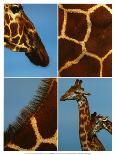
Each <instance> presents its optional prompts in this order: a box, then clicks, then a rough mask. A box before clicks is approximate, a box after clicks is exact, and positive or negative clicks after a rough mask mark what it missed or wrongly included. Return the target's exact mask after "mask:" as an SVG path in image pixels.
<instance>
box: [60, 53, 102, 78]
mask: <svg viewBox="0 0 116 155" xmlns="http://www.w3.org/2000/svg"><path fill="white" fill-rule="evenodd" d="M60 75H61V76H63V77H64V76H66V77H67V76H70V77H73V76H75V77H76V76H78V77H82V76H88V77H92V76H99V75H100V64H99V61H97V60H96V59H94V58H92V57H88V56H86V55H85V56H84V57H83V58H82V59H81V60H80V61H79V63H78V64H75V65H72V66H70V67H69V68H67V69H65V70H63V71H62V72H61V73H60Z"/></svg>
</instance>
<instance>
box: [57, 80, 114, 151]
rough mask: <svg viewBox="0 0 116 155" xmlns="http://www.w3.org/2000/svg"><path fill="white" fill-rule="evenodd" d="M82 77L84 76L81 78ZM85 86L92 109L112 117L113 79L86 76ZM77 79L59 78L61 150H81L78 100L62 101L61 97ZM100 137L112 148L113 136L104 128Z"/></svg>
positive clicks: (106, 146) (106, 145) (108, 148)
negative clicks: (89, 94)
mask: <svg viewBox="0 0 116 155" xmlns="http://www.w3.org/2000/svg"><path fill="white" fill-rule="evenodd" d="M81 79H82V78H81ZM82 80H83V87H84V88H85V90H86V91H87V92H89V93H91V96H89V97H88V101H89V106H90V111H91V113H93V112H94V111H96V112H97V113H98V114H102V115H104V116H109V119H110V120H111V119H112V80H111V79H109V78H108V79H104V78H98V79H97V78H85V79H82ZM74 82H75V79H73V78H72V79H70V78H62V79H61V78H60V80H59V99H58V102H59V107H58V109H59V112H58V116H59V117H58V125H59V126H58V135H59V136H58V139H59V150H62V151H79V150H81V146H80V141H79V120H78V118H79V113H78V106H77V103H76V101H60V97H61V96H62V95H63V94H64V93H65V92H66V91H67V90H68V89H69V88H70V87H71V85H73V84H74ZM97 135H98V138H99V139H100V140H101V141H102V143H103V144H104V146H105V148H106V150H112V136H111V135H110V134H109V133H108V132H107V131H105V130H102V131H101V132H100V133H99V134H97Z"/></svg>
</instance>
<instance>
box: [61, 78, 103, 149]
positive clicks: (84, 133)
mask: <svg viewBox="0 0 116 155" xmlns="http://www.w3.org/2000/svg"><path fill="white" fill-rule="evenodd" d="M81 84H82V80H78V79H77V80H76V81H75V84H74V86H71V88H70V89H69V90H68V91H66V93H65V94H64V95H63V96H61V98H60V100H61V101H65V100H76V101H77V103H78V109H79V135H80V143H81V148H82V150H83V151H90V150H93V151H104V150H105V148H104V146H103V144H102V143H101V142H100V140H99V139H98V138H97V136H96V135H94V136H93V137H92V139H91V138H90V136H89V134H90V124H91V123H90V121H91V115H90V110H89V105H88V101H87V96H88V95H90V93H88V92H86V91H84V88H82V87H81Z"/></svg>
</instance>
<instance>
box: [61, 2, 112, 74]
mask: <svg viewBox="0 0 116 155" xmlns="http://www.w3.org/2000/svg"><path fill="white" fill-rule="evenodd" d="M58 38H59V76H61V77H103V76H105V77H111V76H112V9H111V5H109V4H108V5H107V4H96V5H95V4H94V5H93V4H59V37H58Z"/></svg>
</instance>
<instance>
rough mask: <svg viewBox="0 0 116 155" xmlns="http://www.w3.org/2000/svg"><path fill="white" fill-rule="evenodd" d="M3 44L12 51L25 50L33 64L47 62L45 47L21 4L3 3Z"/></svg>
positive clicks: (44, 63) (45, 63)
mask: <svg viewBox="0 0 116 155" xmlns="http://www.w3.org/2000/svg"><path fill="white" fill-rule="evenodd" d="M4 45H5V47H7V48H9V49H11V50H12V51H14V52H25V55H26V56H27V57H28V58H29V60H30V61H31V62H32V63H33V64H35V65H40V66H43V67H44V66H47V65H48V63H49V57H48V54H47V52H46V49H45V47H44V45H43V43H42V41H41V39H40V37H39V35H38V33H37V31H36V29H35V27H34V25H33V23H32V22H31V21H30V20H29V18H28V17H27V16H26V14H25V12H24V11H23V8H22V5H21V4H5V5H4Z"/></svg>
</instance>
